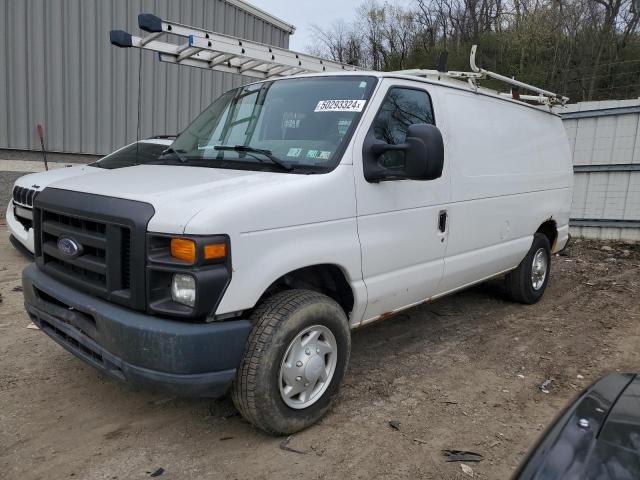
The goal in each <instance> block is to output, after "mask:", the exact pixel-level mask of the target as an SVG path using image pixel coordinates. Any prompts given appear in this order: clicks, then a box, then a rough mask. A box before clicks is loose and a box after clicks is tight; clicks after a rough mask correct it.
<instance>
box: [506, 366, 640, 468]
mask: <svg viewBox="0 0 640 480" xmlns="http://www.w3.org/2000/svg"><path fill="white" fill-rule="evenodd" d="M513 478H514V480H515V479H517V480H559V479H563V480H596V479H597V480H638V479H640V375H637V374H632V373H626V374H619V373H615V374H610V375H607V376H605V377H603V378H601V379H600V380H598V381H597V382H595V383H594V384H593V385H591V386H590V387H589V388H587V389H586V390H585V391H584V392H583V393H581V394H580V395H579V396H578V398H577V399H576V400H575V401H574V402H573V403H571V404H570V405H569V406H568V407H567V408H566V409H565V410H564V412H562V413H561V414H560V416H558V418H557V419H556V420H555V421H554V422H553V423H552V424H551V426H550V427H549V428H547V430H546V431H545V433H544V434H543V435H542V437H541V438H540V440H539V441H538V444H537V445H536V446H535V447H534V448H533V449H532V450H531V452H530V453H529V455H528V457H527V459H526V460H525V461H524V462H523V463H522V465H521V466H520V468H519V469H518V471H517V473H516V474H515V475H514V477H513Z"/></svg>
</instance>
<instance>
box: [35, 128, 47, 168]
mask: <svg viewBox="0 0 640 480" xmlns="http://www.w3.org/2000/svg"><path fill="white" fill-rule="evenodd" d="M36 132H37V133H38V138H39V139H40V146H41V147H42V158H43V160H44V169H45V170H49V165H48V164H47V151H46V150H45V148H44V128H42V125H40V124H38V125H36Z"/></svg>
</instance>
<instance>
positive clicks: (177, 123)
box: [0, 0, 294, 154]
mask: <svg viewBox="0 0 640 480" xmlns="http://www.w3.org/2000/svg"><path fill="white" fill-rule="evenodd" d="M139 13H153V14H155V15H157V16H159V17H161V18H166V19H170V20H173V21H176V22H180V23H185V24H189V25H194V26H200V27H206V28H209V29H213V30H216V31H218V32H220V33H227V34H230V35H234V36H239V37H242V38H246V39H248V40H254V41H259V42H262V43H267V44H271V45H275V46H279V47H283V48H288V47H289V35H290V34H291V33H293V32H294V27H293V26H292V25H289V24H287V23H285V22H283V21H282V20H279V19H277V18H275V17H273V16H271V15H269V14H267V13H266V12H264V11H262V10H259V9H258V8H256V7H254V6H252V5H251V4H249V3H247V2H246V1H244V0H0V28H1V29H2V31H1V32H0V149H3V148H4V149H20V150H37V149H39V148H40V144H39V141H38V137H37V135H36V124H38V123H41V124H43V125H44V128H45V135H46V141H47V148H48V149H49V150H51V151H57V152H66V153H89V154H106V153H109V152H111V151H113V150H114V149H116V148H117V147H120V146H122V145H124V144H126V143H129V142H132V141H134V140H135V139H136V136H137V126H138V100H140V137H141V138H144V137H148V136H152V135H159V134H175V133H177V132H179V131H180V130H181V129H183V128H184V127H186V126H187V125H188V123H189V121H190V120H192V119H193V118H194V117H195V116H196V115H197V114H198V113H199V112H200V111H202V110H203V109H204V108H205V107H206V106H207V105H208V104H209V103H210V102H211V101H212V100H213V99H215V98H216V97H217V96H218V95H220V94H221V93H222V92H224V91H226V90H228V89H230V88H233V87H235V86H238V85H240V84H242V83H245V82H246V81H248V80H249V79H248V78H243V77H241V76H239V75H232V74H226V73H219V72H208V71H203V70H201V69H197V68H185V67H179V66H176V65H168V64H165V63H161V62H159V61H157V59H156V58H155V57H154V55H153V54H151V53H149V52H141V51H139V50H130V49H119V48H116V47H113V46H111V44H110V43H109V31H110V30H112V29H122V30H127V31H129V32H132V33H133V32H137V31H138V26H137V16H138V14H139ZM140 59H141V60H142V68H141V69H139V65H140ZM139 74H140V81H141V92H142V93H141V95H140V99H139V98H138V80H139V79H138V75H139Z"/></svg>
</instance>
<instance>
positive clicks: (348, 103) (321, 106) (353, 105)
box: [314, 100, 367, 112]
mask: <svg viewBox="0 0 640 480" xmlns="http://www.w3.org/2000/svg"><path fill="white" fill-rule="evenodd" d="M366 103H367V101H366V100H320V101H319V102H318V105H316V109H315V110H314V112H361V111H362V109H363V108H364V105H365V104H366Z"/></svg>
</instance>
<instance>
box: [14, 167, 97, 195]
mask: <svg viewBox="0 0 640 480" xmlns="http://www.w3.org/2000/svg"><path fill="white" fill-rule="evenodd" d="M99 171H101V170H100V169H99V168H95V167H90V166H88V165H78V166H75V167H63V168H55V169H53V170H48V171H46V172H38V173H31V174H29V175H24V176H22V177H20V178H18V179H17V180H16V182H15V184H14V185H16V186H17V187H23V188H30V189H34V190H37V191H40V190H43V189H44V188H45V187H48V186H49V185H51V184H52V183H54V182H57V181H59V180H64V179H67V178H73V177H79V176H82V175H88V174H90V173H95V172H99Z"/></svg>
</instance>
